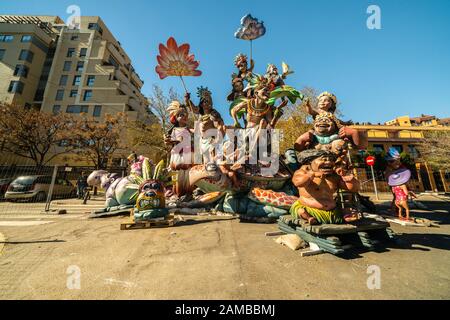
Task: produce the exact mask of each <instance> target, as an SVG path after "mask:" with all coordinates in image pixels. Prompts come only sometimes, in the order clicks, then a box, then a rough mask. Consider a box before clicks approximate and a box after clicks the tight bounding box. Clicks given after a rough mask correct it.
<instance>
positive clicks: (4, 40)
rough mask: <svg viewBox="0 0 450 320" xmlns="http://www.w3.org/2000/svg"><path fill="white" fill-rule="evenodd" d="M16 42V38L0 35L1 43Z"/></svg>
mask: <svg viewBox="0 0 450 320" xmlns="http://www.w3.org/2000/svg"><path fill="white" fill-rule="evenodd" d="M13 40H14V36H12V35H9V34H0V42H12V41H13Z"/></svg>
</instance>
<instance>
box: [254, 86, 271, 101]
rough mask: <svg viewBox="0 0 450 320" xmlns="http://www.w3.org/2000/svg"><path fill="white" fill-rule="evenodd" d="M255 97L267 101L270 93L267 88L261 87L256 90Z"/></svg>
mask: <svg viewBox="0 0 450 320" xmlns="http://www.w3.org/2000/svg"><path fill="white" fill-rule="evenodd" d="M256 96H257V97H258V98H259V99H261V100H267V99H269V97H270V91H269V88H267V87H266V86H263V87H261V88H259V89H258V90H256Z"/></svg>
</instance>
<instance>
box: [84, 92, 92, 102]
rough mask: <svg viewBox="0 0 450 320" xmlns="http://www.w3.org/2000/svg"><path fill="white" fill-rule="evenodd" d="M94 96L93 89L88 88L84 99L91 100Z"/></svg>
mask: <svg viewBox="0 0 450 320" xmlns="http://www.w3.org/2000/svg"><path fill="white" fill-rule="evenodd" d="M91 98H92V90H86V91H85V92H84V96H83V100H84V101H90V100H91Z"/></svg>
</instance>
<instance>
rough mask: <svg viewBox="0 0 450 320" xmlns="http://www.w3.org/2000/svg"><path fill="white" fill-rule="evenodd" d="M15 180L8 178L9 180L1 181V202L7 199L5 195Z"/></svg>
mask: <svg viewBox="0 0 450 320" xmlns="http://www.w3.org/2000/svg"><path fill="white" fill-rule="evenodd" d="M13 180H14V179H12V178H8V179H0V200H3V199H5V193H6V191H7V190H8V187H9V185H10V183H11V181H13Z"/></svg>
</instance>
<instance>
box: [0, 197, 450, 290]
mask: <svg viewBox="0 0 450 320" xmlns="http://www.w3.org/2000/svg"><path fill="white" fill-rule="evenodd" d="M386 199H388V198H385V200H386ZM420 199H421V203H423V204H425V205H426V206H427V207H428V208H429V209H430V210H423V209H422V210H418V209H414V211H413V215H414V216H423V217H427V218H428V219H432V220H437V221H440V222H441V225H440V228H427V227H402V226H399V225H393V226H392V228H393V229H394V231H395V232H397V233H398V234H399V242H398V244H397V245H391V247H390V248H387V249H386V250H385V251H384V252H356V253H354V254H353V255H352V256H349V257H346V258H339V257H335V256H333V255H330V254H322V255H318V256H312V257H301V256H300V254H299V252H295V251H291V250H290V249H288V248H286V247H283V246H281V245H279V244H277V243H275V241H274V237H266V236H265V232H268V231H276V230H277V227H276V225H266V224H248V223H240V222H239V220H238V219H235V218H232V217H217V216H205V217H188V216H185V217H184V218H185V220H186V221H185V222H183V223H180V224H179V225H177V226H176V227H174V228H166V229H151V230H133V231H120V230H119V226H120V223H121V222H123V221H125V220H127V218H124V217H111V218H107V219H88V218H87V215H88V214H87V213H86V212H88V211H90V210H92V209H93V208H97V207H100V206H101V202H100V201H91V202H90V203H89V204H88V206H83V205H82V204H80V201H79V200H61V201H55V202H54V203H53V204H52V209H66V210H67V212H68V214H65V215H55V214H42V213H41V212H42V210H43V208H44V204H26V203H14V204H11V203H5V202H3V203H0V298H1V299H425V298H430V299H449V298H450V270H449V268H448V266H449V265H450V253H449V252H450V251H449V250H450V241H449V240H450V224H449V223H450V215H449V211H448V210H449V208H450V205H449V202H448V200H447V199H445V198H437V197H434V196H424V197H421V198H420ZM386 204H387V203H383V202H382V201H380V205H386ZM371 265H376V266H378V267H379V268H380V270H381V289H379V290H370V289H368V287H367V279H368V276H369V275H368V274H367V268H368V266H371ZM74 270H75V271H78V270H79V271H80V278H79V279H80V288H79V289H77V288H72V289H69V288H68V282H69V284H70V283H73V282H71V281H70V280H71V279H73V278H71V277H72V276H73V274H74V272H75V271H74ZM75 273H76V272H75ZM68 280H69V281H68ZM69 287H70V285H69ZM72 287H73V286H72Z"/></svg>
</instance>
